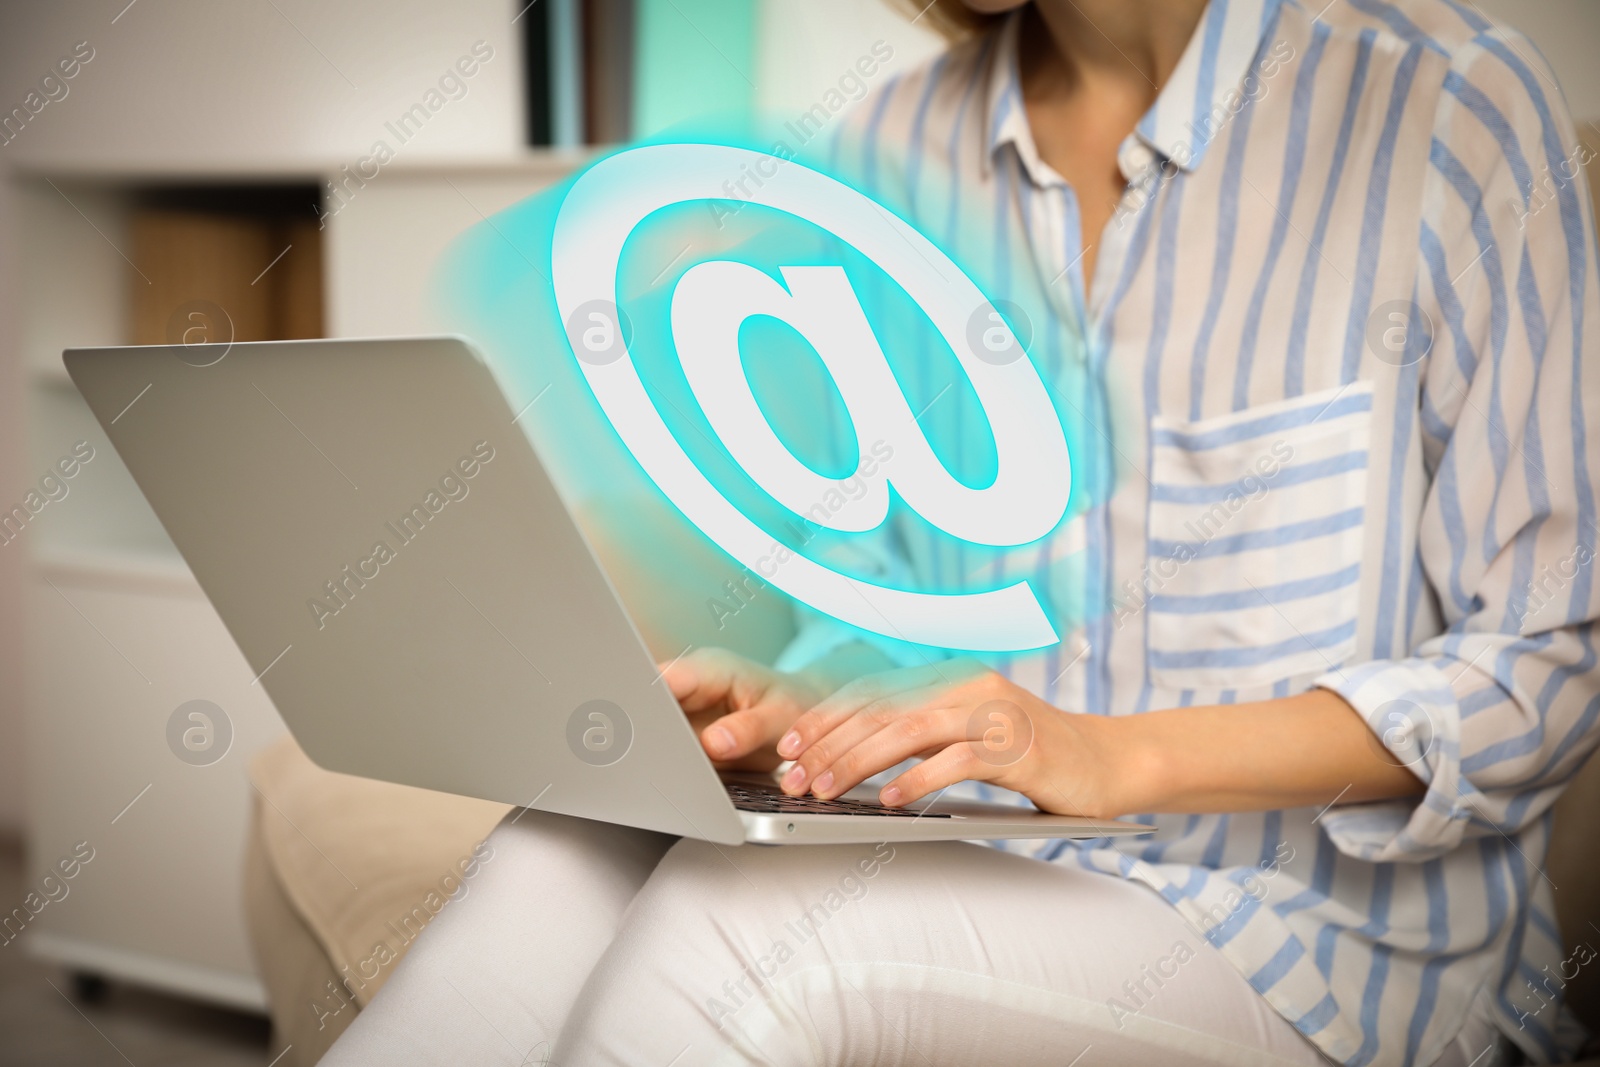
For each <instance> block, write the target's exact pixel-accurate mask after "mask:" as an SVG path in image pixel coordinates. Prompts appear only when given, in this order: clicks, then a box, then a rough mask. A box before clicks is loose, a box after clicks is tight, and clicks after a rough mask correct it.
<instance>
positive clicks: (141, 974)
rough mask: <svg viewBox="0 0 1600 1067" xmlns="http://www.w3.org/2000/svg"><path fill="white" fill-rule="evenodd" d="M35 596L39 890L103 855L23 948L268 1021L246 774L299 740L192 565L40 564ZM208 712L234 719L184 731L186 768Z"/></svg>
mask: <svg viewBox="0 0 1600 1067" xmlns="http://www.w3.org/2000/svg"><path fill="white" fill-rule="evenodd" d="M106 459H107V457H106V456H104V455H102V456H99V457H97V458H96V459H95V460H94V461H93V462H95V463H99V462H102V461H104V460H106ZM91 467H92V464H91ZM71 499H72V498H71V497H69V498H68V500H67V502H70V501H71ZM28 593H29V595H28V600H27V604H26V607H27V611H28V618H29V627H28V629H29V638H30V641H29V657H30V666H31V668H32V671H31V683H30V692H29V699H30V706H31V714H30V715H29V721H28V737H27V742H28V750H29V757H30V759H29V764H30V772H31V784H32V791H31V796H30V809H31V811H32V812H33V819H32V826H31V828H30V834H29V838H30V845H31V849H30V853H31V854H30V860H31V864H30V866H31V868H32V870H31V872H30V875H31V876H30V886H38V885H40V884H41V882H42V880H43V878H44V876H45V875H46V874H47V873H49V871H50V868H51V867H53V866H54V865H55V864H56V863H57V862H58V861H59V860H60V859H62V858H64V857H67V856H69V855H71V854H72V853H73V849H74V847H75V846H78V845H79V843H80V842H83V843H86V845H87V848H88V849H92V850H93V858H92V859H91V860H90V861H89V862H88V863H87V864H84V865H83V866H82V868H81V869H80V870H79V871H78V873H77V876H76V877H75V878H73V879H72V880H71V881H70V882H66V883H63V884H65V885H66V886H67V887H68V889H69V892H68V893H67V895H66V896H65V897H63V898H62V899H60V900H59V901H55V902H52V903H50V904H47V905H46V906H45V907H44V909H43V910H42V911H41V912H40V913H39V915H38V917H37V918H36V919H34V921H33V923H32V924H30V926H29V928H27V929H26V930H24V931H23V933H22V935H21V936H22V939H23V940H24V942H25V944H26V945H27V946H28V947H29V949H30V950H31V951H33V952H35V953H37V954H39V955H42V956H46V957H48V958H51V959H55V960H57V961H59V962H62V963H65V964H68V965H70V966H73V967H76V968H80V969H83V970H86V971H89V972H93V973H99V974H105V975H108V976H114V977H119V978H126V979H132V980H136V981H140V982H144V983H146V984H152V985H156V986H160V987H164V988H167V989H170V990H172V991H175V992H181V993H187V994H191V995H194V996H197V997H202V998H205V999H209V1000H215V1001H220V1002H222V1003H226V1004H230V1005H233V1006H235V1007H242V1008H262V1007H264V1006H265V1001H264V998H263V995H262V990H261V986H260V983H259V982H258V981H257V980H256V977H255V973H254V967H253V964H252V962H251V958H250V952H249V946H248V944H247V942H246V937H245V926H244V919H243V894H242V889H241V885H240V875H241V873H242V866H243V855H244V850H243V846H244V835H243V830H244V827H245V826H246V825H247V820H248V817H249V811H250V803H251V797H250V794H251V787H250V784H249V781H248V779H247V777H246V763H247V761H248V760H249V757H250V754H251V753H252V752H254V751H256V750H257V749H259V748H260V747H261V746H262V745H264V744H266V743H268V742H269V741H271V740H272V739H273V738H275V737H277V736H278V735H279V734H280V733H281V732H282V731H283V723H282V721H281V720H280V719H279V718H278V713H277V712H276V711H274V710H273V707H272V704H271V702H270V701H268V700H267V698H266V694H265V693H264V692H263V691H262V690H261V687H260V686H259V685H258V684H253V681H254V680H253V678H252V672H251V670H250V668H249V666H248V665H247V664H246V663H245V660H244V657H243V656H242V655H241V654H240V653H239V650H238V649H237V648H236V647H235V646H234V644H233V641H232V640H231V639H230V638H229V637H228V635H227V632H226V631H225V630H224V629H223V628H222V626H221V623H220V622H219V620H218V619H217V617H216V613H215V612H214V611H212V609H211V605H210V603H209V602H208V601H207V600H206V599H205V597H204V596H203V595H202V594H201V592H200V588H199V586H198V585H197V584H196V583H195V581H194V579H193V577H192V576H191V575H190V574H189V571H188V569H187V568H186V567H184V566H183V564H182V563H181V561H179V560H177V559H176V557H175V556H167V557H162V556H159V555H145V556H131V555H130V556H127V557H125V558H120V559H119V558H116V557H115V556H113V555H112V554H110V553H109V552H106V551H96V552H93V553H74V554H67V553H61V554H57V555H46V556H39V557H36V558H35V561H34V565H33V574H32V580H31V583H30V589H29V591H28ZM193 700H206V701H209V702H211V703H212V704H214V705H215V706H216V707H217V708H220V709H221V715H220V716H217V715H211V716H210V720H211V721H209V722H206V721H202V720H191V719H189V718H188V715H187V714H185V715H184V716H182V717H181V721H182V722H183V723H184V724H185V729H186V730H189V731H199V732H197V733H191V735H190V737H189V738H188V739H187V740H188V746H187V748H186V747H185V746H184V741H183V740H182V739H180V741H179V743H178V746H177V748H178V750H179V751H184V752H186V753H187V752H194V753H195V754H194V755H191V756H190V757H189V759H188V760H185V759H183V758H180V756H179V755H178V754H177V752H176V751H175V750H174V748H173V747H172V746H169V742H168V737H169V733H170V731H169V729H168V721H169V719H171V718H172V716H173V713H174V712H175V711H176V710H177V709H178V708H179V707H180V705H185V704H187V703H188V702H189V701H193ZM230 735H231V736H230ZM180 738H181V735H180ZM224 746H225V747H224ZM208 748H209V751H208ZM211 759H214V760H215V761H214V762H210V763H209V765H199V764H201V763H204V762H205V761H207V760H211ZM81 854H82V850H81V849H80V855H81Z"/></svg>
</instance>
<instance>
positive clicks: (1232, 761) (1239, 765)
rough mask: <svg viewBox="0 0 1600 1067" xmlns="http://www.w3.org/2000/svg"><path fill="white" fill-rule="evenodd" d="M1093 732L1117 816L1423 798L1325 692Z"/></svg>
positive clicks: (1123, 721)
mask: <svg viewBox="0 0 1600 1067" xmlns="http://www.w3.org/2000/svg"><path fill="white" fill-rule="evenodd" d="M1099 725H1100V726H1101V727H1103V729H1102V730H1101V731H1100V733H1101V734H1102V735H1103V744H1104V746H1105V748H1104V751H1107V752H1109V753H1111V757H1110V758H1111V759H1112V760H1113V761H1114V762H1115V763H1118V764H1120V769H1119V774H1118V777H1119V778H1121V780H1122V781H1121V785H1120V787H1119V788H1118V789H1117V792H1118V794H1119V798H1118V804H1117V806H1118V807H1120V808H1122V809H1123V813H1133V812H1228V811H1269V810H1273V809H1277V808H1292V807H1305V806H1310V805H1316V806H1322V805H1325V804H1331V803H1333V801H1334V800H1335V799H1338V800H1340V801H1342V802H1345V803H1351V802H1360V801H1366V800H1383V799H1388V798H1392V797H1402V796H1415V795H1417V794H1420V793H1421V792H1423V783H1422V782H1421V781H1420V780H1419V779H1418V778H1417V777H1416V776H1415V775H1414V774H1412V773H1411V771H1409V770H1408V769H1406V768H1405V767H1403V766H1397V765H1396V764H1395V762H1394V760H1393V758H1392V757H1386V756H1385V750H1384V748H1383V745H1382V744H1381V743H1379V741H1378V740H1377V738H1376V737H1375V736H1374V735H1373V733H1372V731H1371V730H1370V729H1369V728H1368V726H1367V724H1366V723H1365V722H1363V721H1362V719H1361V717H1360V716H1359V715H1358V714H1357V713H1356V711H1355V710H1354V709H1353V708H1351V707H1350V705H1348V704H1346V703H1345V702H1344V700H1343V699H1341V698H1340V697H1339V696H1338V695H1336V694H1334V693H1331V692H1328V691H1327V690H1324V689H1312V690H1309V691H1307V692H1304V693H1300V694H1298V695H1296V696H1290V697H1282V698H1279V699H1274V700H1262V701H1256V702H1253V703H1247V704H1229V705H1214V706H1206V707H1193V708H1173V709H1170V710H1165V711H1154V712H1148V713H1146V714H1143V715H1129V716H1118V717H1115V718H1106V719H1100V720H1099Z"/></svg>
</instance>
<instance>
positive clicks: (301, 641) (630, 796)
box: [64, 337, 1149, 844]
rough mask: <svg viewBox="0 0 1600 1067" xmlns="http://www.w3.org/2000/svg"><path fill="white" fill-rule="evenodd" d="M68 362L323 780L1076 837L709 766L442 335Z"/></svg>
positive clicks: (839, 838) (976, 813)
mask: <svg viewBox="0 0 1600 1067" xmlns="http://www.w3.org/2000/svg"><path fill="white" fill-rule="evenodd" d="M64 359H65V362H66V366H67V371H68V372H69V373H70V374H71V376H72V380H73V381H74V382H75V383H76V384H77V386H78V389H79V390H80V391H81V392H82V393H83V396H84V398H85V399H86V400H87V401H88V403H89V407H90V408H91V409H92V410H93V411H94V414H95V417H96V418H97V419H98V420H99V421H100V425H101V426H103V427H104V428H105V431H106V434H107V435H108V436H109V437H110V439H111V442H112V444H113V445H114V446H115V447H116V450H117V452H118V453H119V454H120V455H121V457H122V459H123V460H124V462H126V464H127V466H128V469H129V470H130V471H131V472H132V473H133V477H134V479H135V480H136V481H137V482H138V485H139V488H140V489H141V490H143V492H144V495H145V496H146V497H147V498H148V499H149V501H150V504H151V506H152V507H153V508H154V509H155V513H156V515H157V516H159V517H160V519H161V522H162V523H163V524H164V525H165V527H166V529H167V532H168V534H170V535H171V537H172V540H173V541H174V542H175V543H176V545H177V546H178V550H179V551H180V552H182V554H183V557H184V559H185V560H186V561H187V562H188V564H189V567H190V569H191V570H192V571H193V572H194V575H195V577H196V578H197V579H198V580H199V582H200V585H201V587H202V588H203V589H204V590H205V592H206V595H207V596H208V597H210V598H211V602H212V604H213V605H215V607H216V609H217V613H218V614H219V615H220V616H221V617H222V620H223V622H224V623H226V624H227V627H228V630H229V631H230V632H231V633H232V635H233V638H234V640H235V641H237V642H238V644H239V647H240V649H241V650H242V651H243V652H244V655H245V658H246V659H247V660H248V661H249V663H250V665H251V669H252V670H253V671H257V672H260V681H261V684H262V685H264V686H265V687H266V690H267V692H268V694H269V695H270V696H271V697H272V700H273V702H274V703H275V704H276V705H277V708H278V711H279V713H280V714H282V716H283V719H284V721H285V722H286V723H287V724H288V726H289V729H290V731H291V732H292V733H293V734H294V736H295V739H296V740H297V741H299V743H300V745H301V746H302V747H303V748H304V749H305V751H306V753H307V754H308V755H309V756H310V757H311V758H312V759H313V760H315V761H316V762H317V763H319V764H321V765H322V766H323V767H326V768H328V769H329V770H333V771H339V772H342V773H345V774H354V775H361V776H364V777H369V778H380V779H384V780H386V781H391V782H401V783H404V784H406V785H412V786H420V787H422V788H425V789H438V790H443V791H445V792H450V793H459V794H464V795H466V796H473V797H481V798H483V799H486V800H494V801H500V802H503V803H509V804H518V805H523V806H528V807H537V808H540V809H542V810H546V811H553V812H561V813H564V814H567V815H575V816H581V817H583V818H586V819H598V820H602V821H605V822H611V823H620V824H624V825H628V826H638V827H645V828H648V829H651V830H659V831H662V832H665V833H671V834H677V835H681V836H686V837H695V838H701V839H704V840H708V841H716V842H719V843H723V844H738V843H740V842H745V841H750V842H762V843H769V844H779V843H796V844H800V843H841V842H858V841H870V842H876V841H885V840H889V841H902V840H922V839H962V838H1050V837H1076V838H1093V837H1102V836H1108V835H1120V834H1129V833H1145V832H1148V831H1149V828H1148V827H1145V826H1140V825H1138V824H1135V823H1128V822H1118V821H1109V820H1092V819H1082V818H1071V817H1066V816H1059V815H1046V814H1042V813H1038V812H1034V811H1031V810H1029V809H1027V808H1023V807H1018V806H1010V805H979V804H970V803H955V802H937V801H935V802H933V803H932V804H923V805H917V806H913V807H912V808H910V809H909V810H904V809H902V810H896V809H888V808H882V807H880V806H879V805H878V804H877V803H876V800H875V794H873V793H872V792H871V791H856V792H855V793H852V794H847V795H846V796H845V797H842V798H839V800H836V801H819V800H817V799H816V798H814V797H805V798H790V797H786V796H784V795H783V794H782V793H781V792H780V791H779V790H778V789H777V787H776V785H775V784H774V782H773V781H772V779H771V778H770V777H768V776H765V775H730V776H719V775H718V773H717V770H716V769H715V768H714V767H713V766H712V764H711V761H710V760H709V758H708V757H707V756H706V755H705V753H704V751H703V750H702V749H701V747H700V744H699V741H698V740H697V738H696V737H695V735H694V733H693V731H692V730H691V729H690V726H689V723H688V721H687V719H686V718H685V716H684V714H683V712H682V711H681V710H680V709H679V707H678V705H677V702H676V701H675V700H674V699H673V697H672V695H671V693H670V692H669V691H668V690H667V688H666V685H665V683H664V682H663V681H662V680H661V677H660V675H659V673H658V671H657V668H656V665H655V663H654V662H653V660H652V658H651V656H650V655H649V653H648V651H647V650H646V648H645V645H644V643H643V642H642V640H641V639H640V637H639V634H638V632H637V631H636V630H635V628H634V626H633V623H632V622H631V621H630V619H629V617H628V615H627V612H626V611H625V610H624V608H623V606H622V603H621V601H620V600H619V599H618V597H617V594H616V591H615V590H614V589H613V588H612V586H611V584H610V582H609V581H608V580H607V578H606V575H605V573H604V572H603V571H602V570H601V568H600V566H599V564H598V563H597V562H596V559H595V556H594V554H593V553H592V552H591V551H590V548H589V545H588V544H587V543H586V542H585V540H584V537H583V535H582V533H581V532H580V531H579V529H578V527H577V525H576V524H575V522H574V520H573V518H572V517H571V515H570V514H569V512H568V510H567V508H566V507H565V505H564V504H563V502H562V500H561V498H560V497H559V496H558V495H557V492H556V489H555V487H554V486H553V485H552V483H551V479H550V476H549V475H548V474H547V473H546V471H545V469H544V467H543V466H542V465H541V463H540V461H539V458H538V456H537V455H536V454H535V452H534V450H533V448H532V446H531V445H530V443H529V441H528V439H527V437H526V436H525V435H524V434H523V432H522V430H521V429H520V427H519V426H517V425H516V424H515V423H514V421H513V415H512V411H511V409H510V407H509V406H508V404H507V403H506V400H505V398H504V397H503V396H502V395H501V392H500V390H499V388H498V387H497V386H496V383H495V380H494V377H493V375H492V374H491V372H490V370H489V368H488V367H487V366H486V365H485V364H484V362H483V361H482V360H481V359H480V358H479V356H478V355H477V354H476V353H475V352H474V351H473V349H472V348H471V347H470V346H469V345H468V344H467V343H466V342H464V341H462V340H460V339H459V338H451V337H425V338H405V339H374V340H353V341H285V342H260V343H253V344H244V343H238V344H233V345H232V346H204V345H191V346H174V347H166V346H160V347H141V348H98V349H72V350H69V351H67V352H66V353H65V354H64Z"/></svg>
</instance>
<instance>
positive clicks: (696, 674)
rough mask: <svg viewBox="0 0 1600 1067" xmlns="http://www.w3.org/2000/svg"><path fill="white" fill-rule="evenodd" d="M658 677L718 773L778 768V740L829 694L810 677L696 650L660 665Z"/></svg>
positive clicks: (734, 656) (726, 654) (717, 652)
mask: <svg viewBox="0 0 1600 1067" xmlns="http://www.w3.org/2000/svg"><path fill="white" fill-rule="evenodd" d="M661 677H662V679H663V680H664V681H665V682H666V683H667V687H668V688H669V689H670V690H671V692H672V695H673V696H674V697H676V698H677V700H678V703H679V704H680V705H681V706H682V707H683V710H684V712H685V714H687V715H688V716H689V724H690V725H691V726H693V727H694V730H695V732H696V733H697V734H699V735H700V744H701V745H702V746H704V748H705V750H706V754H707V755H709V756H710V757H711V760H712V762H713V763H715V764H716V765H717V766H718V767H719V768H721V769H724V770H744V771H770V770H772V769H773V768H774V767H776V766H778V764H780V763H782V762H783V757H782V756H779V755H778V752H777V748H776V745H777V743H778V739H779V738H781V737H783V735H784V734H785V733H787V732H788V730H789V727H790V726H791V725H792V724H793V723H794V721H795V720H796V719H798V718H799V717H800V716H801V715H804V714H805V713H806V712H808V711H810V710H811V709H812V707H814V706H815V705H816V704H817V703H818V702H820V701H821V700H822V699H823V698H824V697H826V696H827V695H828V694H829V692H831V691H832V689H831V687H830V686H828V685H827V684H826V683H824V682H822V681H821V680H820V679H817V678H815V677H812V676H810V675H804V674H789V673H785V672H783V671H776V670H773V669H772V668H771V667H767V666H764V665H763V664H760V663H757V662H755V661H754V660H749V659H745V658H744V657H743V656H741V655H739V654H738V653H735V652H729V651H728V650H727V649H723V648H703V649H697V650H695V651H693V652H690V653H687V654H686V655H684V656H681V657H679V658H678V659H676V660H674V661H673V662H671V663H667V664H662V665H661Z"/></svg>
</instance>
